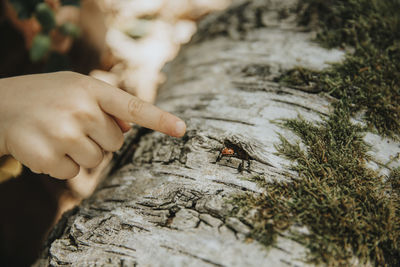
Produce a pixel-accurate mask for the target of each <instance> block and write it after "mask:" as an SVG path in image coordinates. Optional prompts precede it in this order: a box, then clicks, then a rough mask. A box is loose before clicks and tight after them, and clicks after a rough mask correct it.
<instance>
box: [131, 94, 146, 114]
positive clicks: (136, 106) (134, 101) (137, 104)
mask: <svg viewBox="0 0 400 267" xmlns="http://www.w3.org/2000/svg"><path fill="white" fill-rule="evenodd" d="M143 104H144V103H143V101H142V100H140V99H139V98H137V97H132V98H131V99H130V100H129V103H128V112H129V114H130V115H131V116H136V114H138V113H140V112H141V111H142V110H143Z"/></svg>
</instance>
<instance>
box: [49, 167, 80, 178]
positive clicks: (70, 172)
mask: <svg viewBox="0 0 400 267" xmlns="http://www.w3.org/2000/svg"><path fill="white" fill-rule="evenodd" d="M64 164H65V166H64V168H62V171H59V170H54V171H53V172H50V175H51V176H53V177H55V178H59V179H71V178H74V177H75V176H77V175H78V174H79V171H80V167H79V166H78V165H77V164H69V163H64Z"/></svg>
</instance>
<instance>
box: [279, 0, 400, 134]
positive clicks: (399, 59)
mask: <svg viewBox="0 0 400 267" xmlns="http://www.w3.org/2000/svg"><path fill="white" fill-rule="evenodd" d="M399 10H400V1H399V0H386V1H381V0H380V1H374V0H346V1H345V0H330V1H323V0H302V1H300V4H299V12H300V15H301V16H300V18H301V23H302V24H307V25H310V24H312V25H314V27H315V28H316V30H317V31H318V32H319V34H318V37H317V40H318V41H319V42H320V43H321V44H323V45H325V46H327V47H333V46H343V47H344V46H348V45H350V46H353V47H354V48H355V52H354V53H353V54H349V55H347V57H346V59H345V61H344V62H343V63H340V64H334V65H332V66H331V67H330V68H329V69H327V70H325V71H323V72H315V71H312V70H306V69H302V68H297V69H294V70H289V71H288V72H286V73H284V74H283V75H282V76H281V77H280V78H278V80H279V81H281V82H283V83H285V84H286V85H289V86H293V87H298V88H299V89H305V90H306V91H325V92H327V93H329V94H330V95H332V96H334V97H336V98H338V99H346V102H347V103H349V108H350V112H351V113H352V114H354V113H356V112H360V111H363V112H365V113H364V116H365V119H366V121H367V122H368V123H369V126H371V127H374V128H375V129H376V130H377V131H378V132H379V133H380V134H382V135H385V136H389V137H392V138H395V139H399V137H400V105H399V104H398V103H400V12H399ZM313 20H314V21H313ZM311 89H312V90H311Z"/></svg>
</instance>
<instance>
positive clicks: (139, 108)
mask: <svg viewBox="0 0 400 267" xmlns="http://www.w3.org/2000/svg"><path fill="white" fill-rule="evenodd" d="M107 87H108V88H105V90H104V89H103V90H99V94H98V102H99V105H100V107H101V108H102V109H103V111H104V112H106V113H108V114H110V115H113V116H115V117H116V118H118V119H121V120H123V121H128V122H134V123H136V124H139V125H140V126H143V127H146V128H150V129H152V130H155V131H159V132H162V133H165V134H167V135H170V136H175V137H182V136H183V135H184V134H185V131H186V124H185V123H184V122H183V121H182V120H181V119H180V118H178V117H176V116H174V115H172V114H171V113H168V112H166V111H164V110H161V109H159V108H158V107H156V106H154V105H152V104H150V103H147V102H145V101H143V100H140V99H139V98H137V97H135V96H133V95H131V94H129V93H127V92H125V91H123V90H121V89H119V88H115V87H111V86H109V85H107Z"/></svg>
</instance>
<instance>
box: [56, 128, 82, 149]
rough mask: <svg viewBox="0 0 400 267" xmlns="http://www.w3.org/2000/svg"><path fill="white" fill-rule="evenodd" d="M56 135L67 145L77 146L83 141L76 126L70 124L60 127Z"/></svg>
mask: <svg viewBox="0 0 400 267" xmlns="http://www.w3.org/2000/svg"><path fill="white" fill-rule="evenodd" d="M55 135H56V137H57V139H58V140H60V141H62V142H66V143H67V144H76V143H77V142H79V140H80V139H81V133H80V131H79V130H78V129H77V128H76V127H75V126H74V125H72V124H68V123H63V124H61V125H59V127H57V130H56V132H55Z"/></svg>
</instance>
